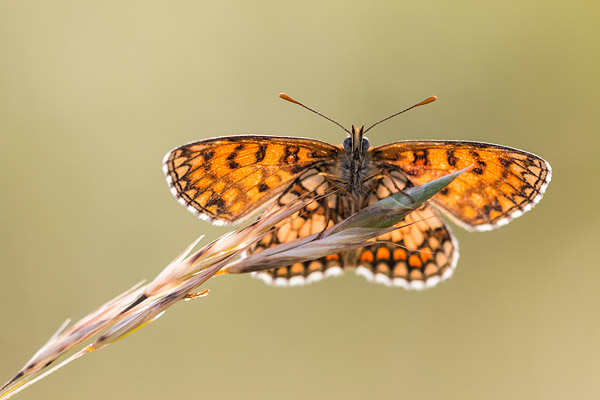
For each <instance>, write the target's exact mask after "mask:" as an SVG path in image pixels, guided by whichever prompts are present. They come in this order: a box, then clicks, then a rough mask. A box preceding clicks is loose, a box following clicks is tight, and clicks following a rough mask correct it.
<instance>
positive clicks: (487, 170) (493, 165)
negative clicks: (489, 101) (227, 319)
mask: <svg viewBox="0 0 600 400" xmlns="http://www.w3.org/2000/svg"><path fill="white" fill-rule="evenodd" d="M370 154H371V157H372V160H373V162H374V163H375V164H376V165H378V166H379V167H380V168H386V165H387V166H394V167H396V168H399V169H400V170H401V171H402V172H403V173H404V174H405V175H406V176H407V178H408V179H409V180H410V181H411V182H412V183H413V184H415V185H421V184H423V183H426V182H429V181H431V180H433V179H435V178H439V177H441V176H443V175H446V174H448V172H452V171H456V170H458V169H461V168H465V167H468V166H470V165H472V166H473V167H472V168H471V169H470V170H468V171H467V172H465V173H463V174H462V175H461V176H459V177H458V178H456V179H455V180H454V181H453V182H452V183H451V184H450V185H448V187H447V188H445V189H444V190H442V191H441V192H440V193H439V194H438V195H436V196H435V197H434V198H433V201H434V203H435V204H436V205H438V206H439V207H441V208H442V209H444V210H445V211H447V212H449V213H450V216H451V217H452V218H453V219H454V220H455V221H456V222H457V223H458V224H459V225H461V226H463V227H465V228H466V229H469V230H480V231H482V230H490V229H493V228H496V227H498V226H501V225H505V224H506V223H508V222H510V221H511V220H512V219H513V218H516V217H519V216H520V215H522V214H523V213H524V212H526V211H529V210H530V209H531V208H532V207H533V206H534V205H535V204H536V203H538V202H539V201H540V200H541V198H542V195H543V193H544V191H545V190H546V187H547V186H548V183H549V182H550V178H551V175H552V169H551V168H550V164H548V163H547V162H546V161H544V160H543V159H541V158H540V157H538V156H536V155H534V154H531V153H527V152H524V151H521V150H517V149H513V148H510V147H505V146H500V145H495V144H488V143H480V142H467V141H402V142H396V143H391V144H387V145H383V146H379V147H376V148H374V149H372V150H370Z"/></svg>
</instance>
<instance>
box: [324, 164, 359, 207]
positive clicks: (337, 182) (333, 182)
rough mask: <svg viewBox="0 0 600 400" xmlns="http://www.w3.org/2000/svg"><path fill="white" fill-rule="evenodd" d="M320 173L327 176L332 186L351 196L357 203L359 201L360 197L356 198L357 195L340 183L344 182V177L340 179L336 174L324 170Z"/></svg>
mask: <svg viewBox="0 0 600 400" xmlns="http://www.w3.org/2000/svg"><path fill="white" fill-rule="evenodd" d="M319 175H321V176H322V177H323V178H325V179H326V180H327V183H329V184H330V185H331V186H333V187H335V188H336V189H339V190H341V191H342V192H344V193H345V194H346V195H347V196H348V197H350V198H351V199H352V200H353V201H354V202H355V203H358V199H357V198H356V196H354V195H353V194H352V193H350V192H349V191H347V190H346V189H344V188H343V187H342V186H341V185H340V183H342V182H344V181H343V180H342V179H339V178H338V177H337V176H335V175H331V174H327V173H324V172H320V173H319Z"/></svg>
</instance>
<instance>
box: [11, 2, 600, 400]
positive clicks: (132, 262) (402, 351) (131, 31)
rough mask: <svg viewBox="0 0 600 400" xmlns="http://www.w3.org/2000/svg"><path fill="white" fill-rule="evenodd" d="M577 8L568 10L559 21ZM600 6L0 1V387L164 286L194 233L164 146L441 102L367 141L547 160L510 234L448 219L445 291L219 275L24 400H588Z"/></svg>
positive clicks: (596, 323)
mask: <svg viewBox="0 0 600 400" xmlns="http://www.w3.org/2000/svg"><path fill="white" fill-rule="evenodd" d="M567 4H568V5H567ZM599 13H600V6H599V5H598V2H595V1H592V0H588V1H574V2H569V3H566V2H561V1H550V2H549V1H541V0H540V1H517V0H509V1H495V2H481V1H473V0H467V1H429V2H414V1H413V2H408V1H371V2H348V1H329V2H326V1H305V2H284V1H267V0H259V1H252V2H246V1H239V0H238V1H228V0H225V1H219V2H205V1H204V2H198V1H177V2H173V1H75V0H73V1H63V0H61V1H52V2H47V1H25V0H21V1H3V2H1V3H0V54H1V62H0V148H1V151H2V156H1V157H0V164H1V169H0V174H1V182H2V189H1V190H2V196H0V210H1V211H0V234H1V240H0V256H1V259H2V269H1V279H0V316H1V321H2V322H1V326H2V329H0V359H1V360H2V361H1V362H0V380H2V381H4V380H6V379H8V378H10V377H12V376H13V375H14V373H15V372H16V371H17V370H18V368H20V367H21V366H22V365H23V364H24V363H25V361H26V360H27V359H29V357H30V356H31V355H32V354H33V353H34V352H35V351H36V350H37V348H38V347H39V346H40V345H42V344H43V343H44V342H45V341H46V339H47V338H48V337H49V336H50V335H51V334H52V333H53V332H54V330H55V329H56V328H57V327H58V325H59V324H60V323H61V322H62V321H63V320H64V318H65V317H67V316H70V317H72V318H75V319H77V318H80V317H82V316H83V315H85V314H86V313H87V312H89V311H91V310H92V309H94V308H95V307H96V306H98V305H99V304H101V303H102V302H104V301H105V300H107V299H109V298H111V297H112V296H114V295H116V294H117V293H119V292H120V291H122V290H124V289H126V288H128V287H130V286H131V285H132V284H133V283H135V282H137V281H138V280H140V279H141V278H147V279H152V278H153V277H154V276H155V275H156V274H157V273H158V272H159V271H160V270H161V269H162V268H163V267H164V266H165V265H166V264H167V263H168V262H169V261H170V260H171V259H172V258H173V257H174V256H176V255H177V254H178V253H179V252H180V250H182V249H183V248H184V247H185V246H187V245H188V244H189V243H190V242H192V241H193V240H194V239H195V238H196V237H197V236H199V235H201V234H206V235H207V239H212V238H215V237H217V236H218V235H220V234H223V233H225V232H227V228H215V227H211V226H210V225H208V224H207V223H206V222H203V221H200V220H198V219H197V218H196V217H194V216H193V215H192V214H190V213H189V212H188V211H186V210H185V209H184V208H183V207H181V206H180V205H178V204H177V202H176V201H175V199H174V198H173V197H172V196H171V194H170V193H169V190H168V188H167V185H166V183H165V181H164V177H163V173H162V171H161V159H162V157H163V155H164V154H165V153H166V152H167V151H168V150H170V149H172V148H173V147H175V146H178V145H180V144H183V143H185V142H188V141H192V140H196V139H202V138H208V137H211V136H219V135H231V134H238V133H267V134H275V135H291V136H306V137H312V138H319V139H322V140H326V141H328V142H331V143H335V144H339V143H341V141H342V140H343V138H344V135H345V134H344V133H343V132H342V131H341V130H340V129H338V128H336V127H334V126H333V125H331V124H330V123H328V122H327V121H324V120H322V119H320V118H318V117H316V116H314V115H310V114H309V113H308V112H306V111H304V110H302V109H300V108H299V107H295V106H292V105H291V104H289V103H285V102H283V101H281V100H279V99H277V97H276V95H277V93H279V92H282V91H285V92H286V93H289V94H290V95H292V96H294V97H296V98H298V99H299V100H301V101H303V102H305V103H306V104H308V105H309V106H312V107H314V108H316V109H318V110H319V111H321V112H323V113H325V114H327V115H329V116H331V117H332V118H335V119H337V120H339V121H340V122H341V123H342V124H344V125H346V126H348V125H350V124H352V123H354V124H363V123H364V124H370V123H372V122H374V121H376V120H378V119H380V118H382V117H385V116H387V115H389V114H391V113H393V112H395V111H397V110H399V109H401V108H404V107H406V106H409V105H412V104H414V103H416V102H418V101H420V100H422V99H424V98H426V97H428V96H430V95H437V96H438V97H439V100H438V101H437V102H435V103H434V104H432V105H429V106H427V107H423V108H419V109H418V110H414V111H411V112H410V113H408V114H406V115H404V116H402V117H398V118H396V119H394V120H392V121H389V122H387V123H386V124H385V125H382V126H379V127H378V128H377V129H376V130H374V131H372V132H371V133H370V134H369V137H370V140H371V143H372V144H373V145H380V144H384V143H387V142H390V141H394V140H400V139H469V140H479V141H488V142H494V143H500V144H505V145H509V146H513V147H517V148H520V149H523V150H527V151H530V152H533V153H536V154H538V155H540V156H542V157H543V158H545V159H547V160H548V161H549V162H550V163H551V164H552V166H553V168H554V180H553V181H552V183H551V184H550V187H549V189H548V191H547V193H546V197H545V198H544V200H543V201H542V202H541V204H540V205H539V206H538V207H536V209H535V210H533V211H532V212H531V213H528V214H527V215H526V216H524V217H523V218H520V219H518V220H516V221H514V222H513V223H512V224H510V225H509V226H507V227H504V228H502V229H500V230H497V231H493V232H488V233H479V234H471V233H467V232H465V231H463V230H460V229H459V228H456V227H455V229H454V232H455V233H456V235H457V236H458V239H459V241H460V245H461V259H460V261H459V267H458V270H457V271H456V273H455V275H454V277H453V278H452V279H451V280H449V281H447V282H445V283H442V284H440V285H439V286H438V287H436V288H435V289H431V290H427V291H424V292H419V293H415V292H406V291H404V290H402V289H399V288H386V287H383V286H380V285H374V284H368V283H366V282H365V281H364V280H363V279H362V278H360V277H356V276H354V274H347V275H346V276H345V277H342V278H331V279H328V280H326V281H323V282H320V283H317V284H313V285H311V286H308V287H303V288H291V289H279V288H271V287H268V286H265V285H264V284H263V283H262V282H260V281H258V280H254V279H252V278H251V277H249V276H228V277H219V278H215V279H214V280H211V281H210V282H209V284H208V287H209V288H210V289H211V290H212V293H211V294H210V295H209V296H208V297H206V298H204V299H202V300H198V301H194V302H191V303H185V304H180V305H178V306H176V307H174V308H173V309H172V310H170V311H169V312H168V313H167V314H166V315H165V316H164V317H163V318H161V319H160V320H159V321H157V322H156V323H154V324H152V325H150V326H149V327H147V328H145V329H143V330H141V331H139V332H138V333H136V334H134V335H133V336H131V337H128V338H127V339H126V340H123V341H120V342H118V343H117V344H115V345H113V346H110V347H108V348H107V349H105V350H103V351H101V352H97V353H95V354H91V355H89V356H87V357H84V358H83V359H80V360H78V361H76V362H75V363H74V364H71V365H70V366H68V367H66V368H65V369H63V370H62V371H60V372H59V373H57V374H55V375H53V376H51V377H50V378H48V379H46V380H44V381H42V382H40V383H39V384H36V385H34V386H33V387H32V388H30V389H29V390H27V391H25V392H24V393H22V395H20V396H19V397H17V398H19V399H23V400H25V399H40V398H44V399H81V398H86V399H107V398H111V399H135V398H145V399H162V398H192V397H203V398H216V399H238V398H260V399H308V398H310V399H329V398H344V399H363V398H376V399H397V398H406V399H438V398H443V399H482V398H484V399H507V398H511V399H565V398H577V399H579V400H583V399H596V398H598V397H597V396H598V393H599V392H600V380H599V379H598V376H599V375H600V342H599V341H598V337H599V336H600V320H599V317H598V308H599V305H600V294H599V290H598V281H600V268H598V267H599V264H598V258H597V257H596V256H595V253H594V251H595V250H594V248H595V246H597V245H598V244H597V242H598V239H599V238H600V236H599V234H598V223H599V222H600V215H599V211H598V207H597V205H596V204H595V203H596V199H597V198H598V196H599V195H600V190H599V189H598V172H600V168H599V167H598V164H597V163H598V161H597V160H598V151H599V150H600V140H599V135H598V130H599V127H600V126H599V125H600V124H599V120H598V108H599V106H600V102H599V100H598V98H597V97H596V96H597V92H598V88H599V84H600V77H599V76H600V75H599V74H598V71H599V66H600V62H599V61H600V60H599V58H600V46H599V40H598V37H599V35H600V25H599V24H598V15H599Z"/></svg>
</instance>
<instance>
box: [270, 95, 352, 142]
mask: <svg viewBox="0 0 600 400" xmlns="http://www.w3.org/2000/svg"><path fill="white" fill-rule="evenodd" d="M279 97H281V98H282V99H283V100H287V101H289V102H290V103H294V104H298V105H299V106H301V107H304V108H306V109H307V110H308V111H312V112H314V113H315V114H317V115H320V116H321V117H323V118H325V119H326V120H327V121H330V122H333V123H334V124H336V125H337V126H339V127H340V128H342V129H343V130H345V131H346V132H348V134H350V131H349V130H348V129H346V128H344V127H343V126H342V124H340V123H339V122H337V121H334V120H332V119H331V118H329V117H327V116H325V115H323V114H321V113H320V112H318V111H315V110H313V109H312V108H310V107H307V106H305V105H304V104H302V103H300V102H299V101H298V100H295V99H293V98H291V97H290V96H288V95H287V94H285V93H279Z"/></svg>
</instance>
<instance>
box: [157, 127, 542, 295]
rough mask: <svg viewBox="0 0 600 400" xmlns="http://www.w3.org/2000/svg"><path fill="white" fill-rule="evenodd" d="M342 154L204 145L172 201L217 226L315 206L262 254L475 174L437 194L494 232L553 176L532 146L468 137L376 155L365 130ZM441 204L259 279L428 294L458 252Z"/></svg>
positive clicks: (177, 166)
mask: <svg viewBox="0 0 600 400" xmlns="http://www.w3.org/2000/svg"><path fill="white" fill-rule="evenodd" d="M348 133H349V136H348V137H347V138H346V139H345V140H344V142H343V144H342V145H341V146H333V145H331V144H328V143H325V142H322V141H318V140H314V139H305V138H293V137H277V136H260V135H242V136H229V137H219V138H212V139H206V140H201V141H198V142H193V143H189V144H186V145H184V146H180V147H178V148H176V149H174V150H172V151H171V152H169V153H167V155H166V156H165V159H164V171H165V174H166V176H167V181H168V183H169V186H170V188H171V191H172V193H173V194H174V195H175V196H176V197H177V198H178V200H179V202H180V203H182V204H183V205H184V206H185V207H186V208H188V210H190V211H192V212H193V213H195V214H196V215H198V216H199V217H201V218H203V219H207V220H208V221H209V222H211V223H214V224H229V223H236V222H240V221H242V220H243V219H245V218H247V217H248V216H250V215H251V214H252V212H253V211H256V210H257V209H260V208H262V207H265V206H267V211H266V212H268V211H269V210H270V209H272V208H275V207H285V206H286V205H287V204H289V203H291V202H293V201H295V200H297V199H298V198H299V197H305V196H313V197H315V199H316V200H315V201H314V202H313V203H311V204H309V205H308V206H306V207H305V208H304V209H303V210H301V211H299V212H298V213H297V214H296V215H294V216H293V217H292V218H290V219H289V220H288V221H285V222H284V223H282V224H281V225H280V226H278V227H277V229H276V230H274V231H273V233H271V234H269V235H267V236H266V237H265V238H264V239H263V240H261V242H259V243H257V244H256V246H255V247H254V248H253V249H251V252H259V251H261V250H263V249H265V248H269V247H272V246H275V245H278V244H280V243H285V242H287V241H290V240H294V239H296V238H298V237H303V236H307V235H310V234H313V233H318V232H321V231H322V230H324V229H326V228H327V227H329V226H332V225H333V224H335V223H338V222H340V221H342V220H343V219H345V218H347V217H349V216H350V215H352V214H353V213H354V212H356V211H357V210H359V209H361V208H363V207H366V206H367V205H369V204H373V203H374V202H376V201H378V200H380V199H382V198H384V197H387V196H389V195H390V194H392V193H395V192H398V191H401V190H403V189H404V188H406V187H410V186H413V185H421V184H423V183H426V182H429V181H431V180H433V179H435V178H439V177H440V176H443V175H446V174H448V173H450V172H454V171H457V170H459V169H462V168H465V167H471V168H470V169H469V170H468V171H467V172H465V173H463V174H462V175H460V176H459V177H458V178H456V179H455V180H454V181H453V182H452V183H451V184H450V185H448V187H447V188H446V189H444V190H443V191H442V192H440V193H439V194H438V195H436V196H435V197H434V198H432V202H431V203H432V204H433V205H435V206H436V207H437V208H438V209H439V210H440V211H441V212H443V213H444V214H445V215H447V216H448V217H449V218H450V219H452V220H453V221H455V222H456V223H458V225H460V226H462V227H464V228H466V229H468V230H476V231H482V230H490V229H493V228H496V227H499V226H501V225H504V224H506V223H508V222H509V221H510V220H512V219H514V218H516V217H518V216H520V215H522V214H523V213H524V212H526V211H529V210H530V209H531V208H532V207H533V205H535V204H536V203H537V202H539V201H540V199H541V197H542V195H543V193H544V191H545V189H546V187H547V185H548V183H549V181H550V178H551V168H550V165H549V164H548V163H547V162H546V161H544V160H543V159H541V158H540V157H538V156H536V155H533V154H531V153H527V152H524V151H521V150H517V149H513V148H510V147H506V146H500V145H495V144H489V143H482V142H469V141H439V140H429V141H400V142H395V143H390V144H387V145H383V146H378V147H375V148H370V144H369V141H368V139H367V138H366V137H365V136H364V133H365V130H364V127H362V126H361V127H359V128H355V127H352V130H351V131H348ZM432 204H425V205H423V206H422V207H421V208H420V209H418V210H416V211H415V212H413V213H411V214H409V215H408V216H407V217H406V218H405V220H404V221H403V222H402V223H400V224H399V226H401V228H399V229H397V230H395V231H393V232H390V233H388V234H386V235H383V236H381V237H378V238H376V240H374V241H373V242H372V243H370V244H367V245H366V246H365V247H364V248H362V249H358V250H354V251H351V252H347V253H343V254H333V255H330V256H327V257H323V258H321V259H318V260H314V261H310V262H306V263H299V264H294V265H290V266H284V267H281V268H277V269H274V270H270V271H265V272H260V273H258V274H256V275H257V276H258V277H261V278H262V279H263V280H265V281H266V282H268V283H273V284H276V285H281V286H287V285H296V284H302V283H310V282H312V281H314V280H318V279H320V278H322V277H326V276H331V275H338V274H340V273H342V272H343V271H344V269H347V268H351V267H352V268H356V271H357V273H359V274H360V275H363V276H365V277H366V278H368V279H370V280H374V281H377V282H380V283H383V284H386V285H394V286H401V287H404V288H407V289H422V288H425V287H430V286H433V285H435V284H437V283H438V282H439V281H441V280H443V279H446V278H448V277H449V276H450V275H451V274H452V272H453V270H454V268H455V267H456V263H457V260H458V244H457V242H456V240H455V239H454V236H453V235H452V233H451V231H450V229H449V227H448V226H447V225H446V224H445V223H444V221H443V220H442V219H441V218H440V214H439V213H438V211H436V209H434V207H433V206H432Z"/></svg>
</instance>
